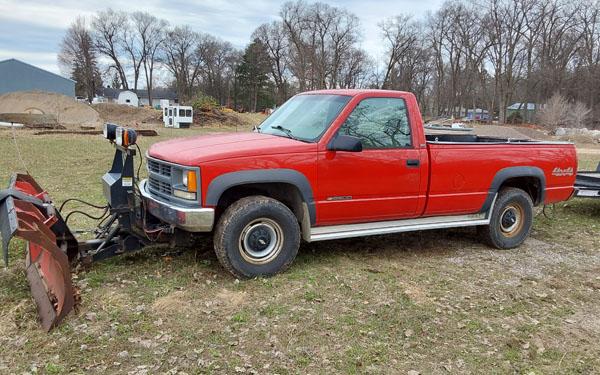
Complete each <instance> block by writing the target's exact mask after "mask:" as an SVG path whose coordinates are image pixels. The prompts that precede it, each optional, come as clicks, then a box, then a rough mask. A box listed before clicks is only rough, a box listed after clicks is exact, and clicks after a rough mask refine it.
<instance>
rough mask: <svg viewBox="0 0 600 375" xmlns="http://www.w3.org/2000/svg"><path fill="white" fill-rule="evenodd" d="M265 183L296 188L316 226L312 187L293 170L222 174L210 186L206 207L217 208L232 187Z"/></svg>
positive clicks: (262, 170)
mask: <svg viewBox="0 0 600 375" xmlns="http://www.w3.org/2000/svg"><path fill="white" fill-rule="evenodd" d="M264 183H287V184H290V185H293V186H295V187H296V188H297V189H298V191H299V192H300V195H301V196H302V199H303V200H304V202H305V203H306V205H307V207H308V214H309V216H310V222H311V224H313V225H314V224H315V222H316V219H317V212H316V206H315V199H314V195H313V190H312V186H311V185H310V182H309V181H308V178H306V176H305V175H304V174H302V173H300V172H298V171H296V170H293V169H284V168H279V169H250V170H246V171H238V172H230V173H225V174H222V175H220V176H218V177H216V178H215V179H213V180H212V181H211V182H210V184H209V185H208V190H207V191H206V199H205V201H206V205H208V206H217V204H218V203H219V199H220V198H221V195H222V194H223V193H224V192H225V191H226V190H227V189H229V188H231V187H234V186H239V185H246V184H264Z"/></svg>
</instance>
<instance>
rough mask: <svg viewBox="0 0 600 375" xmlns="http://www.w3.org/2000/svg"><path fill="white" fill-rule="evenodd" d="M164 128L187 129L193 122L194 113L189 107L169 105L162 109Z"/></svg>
mask: <svg viewBox="0 0 600 375" xmlns="http://www.w3.org/2000/svg"><path fill="white" fill-rule="evenodd" d="M163 122H164V123H165V127H166V128H176V129H179V128H189V127H190V125H192V122H194V111H193V109H192V107H190V106H184V105H170V106H167V107H164V108H163Z"/></svg>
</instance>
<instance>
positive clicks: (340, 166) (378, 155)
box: [316, 98, 426, 225]
mask: <svg viewBox="0 0 600 375" xmlns="http://www.w3.org/2000/svg"><path fill="white" fill-rule="evenodd" d="M337 134H342V135H350V136H354V137H357V138H359V139H360V140H361V142H362V146H363V150H362V151H361V152H344V151H328V150H325V149H323V150H322V151H319V157H318V166H317V168H318V189H317V190H318V192H317V194H316V195H317V196H316V201H317V223H318V225H325V224H341V223H351V222H367V221H385V220H393V219H401V218H409V217H415V216H417V215H418V214H417V207H418V205H419V199H420V198H423V197H422V193H421V192H422V190H425V189H422V187H421V186H420V185H421V173H423V172H422V171H425V170H426V168H422V165H421V164H422V160H421V155H423V157H426V152H425V153H422V151H421V150H420V149H418V147H415V144H414V143H415V137H414V136H413V135H412V134H411V126H410V122H409V116H408V109H407V107H406V102H405V101H404V99H402V98H366V99H363V100H362V101H360V102H359V103H358V104H357V105H356V107H355V108H354V110H353V111H352V112H351V113H350V115H349V116H348V117H347V118H346V120H345V121H344V123H343V124H342V125H341V127H340V128H339V130H338V132H337ZM337 134H336V135H337ZM423 162H425V164H426V161H425V160H423ZM425 167H426V165H425Z"/></svg>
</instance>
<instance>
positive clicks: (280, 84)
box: [252, 21, 288, 104]
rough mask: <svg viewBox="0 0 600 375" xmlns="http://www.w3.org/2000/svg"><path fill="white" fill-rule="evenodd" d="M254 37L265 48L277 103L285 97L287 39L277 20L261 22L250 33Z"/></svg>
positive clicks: (281, 101)
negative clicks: (275, 88)
mask: <svg viewBox="0 0 600 375" xmlns="http://www.w3.org/2000/svg"><path fill="white" fill-rule="evenodd" d="M252 36H253V38H254V39H258V40H260V41H261V42H262V43H263V44H264V45H265V46H266V48H267V53H268V56H269V60H270V66H271V77H272V78H273V81H274V82H275V86H276V87H277V95H276V96H277V98H276V102H277V104H281V103H283V102H284V101H285V100H286V99H287V85H288V82H287V77H286V73H287V70H288V69H287V61H286V57H287V55H288V41H287V38H286V35H285V30H284V26H283V24H282V23H281V22H279V21H273V22H272V23H270V24H263V25H261V26H259V27H258V29H256V30H255V31H254V33H253V34H252Z"/></svg>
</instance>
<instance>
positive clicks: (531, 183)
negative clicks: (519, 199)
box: [500, 176, 542, 206]
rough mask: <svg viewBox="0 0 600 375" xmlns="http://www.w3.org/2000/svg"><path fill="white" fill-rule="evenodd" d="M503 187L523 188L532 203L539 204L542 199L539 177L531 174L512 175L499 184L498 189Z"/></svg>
mask: <svg viewBox="0 0 600 375" xmlns="http://www.w3.org/2000/svg"><path fill="white" fill-rule="evenodd" d="M504 187H514V188H519V189H521V190H524V191H525V192H527V194H529V196H530V197H531V200H532V201H533V205H534V206H537V205H539V204H540V203H542V202H541V200H542V184H541V182H540V179H539V178H537V177H533V176H523V177H512V178H509V179H507V180H506V181H504V182H503V183H502V185H500V189H502V188H504Z"/></svg>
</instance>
